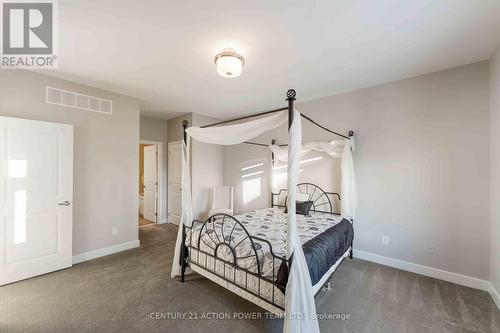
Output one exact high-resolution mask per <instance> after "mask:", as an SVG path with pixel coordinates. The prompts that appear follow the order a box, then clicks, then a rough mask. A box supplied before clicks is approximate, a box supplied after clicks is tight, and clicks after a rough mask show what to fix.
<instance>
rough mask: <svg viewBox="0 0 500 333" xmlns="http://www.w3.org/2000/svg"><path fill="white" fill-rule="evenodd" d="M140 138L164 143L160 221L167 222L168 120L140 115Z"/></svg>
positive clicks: (160, 189) (160, 188)
mask: <svg viewBox="0 0 500 333" xmlns="http://www.w3.org/2000/svg"><path fill="white" fill-rule="evenodd" d="M139 135H140V140H142V141H156V142H161V143H162V152H161V160H162V161H161V165H162V170H161V171H162V172H161V177H160V178H161V179H160V181H159V183H160V187H159V192H160V196H161V201H160V202H159V214H158V216H159V221H158V222H159V223H166V222H167V202H168V190H167V184H168V178H167V167H168V166H167V163H168V122H167V121H166V120H162V119H156V118H151V117H145V116H141V117H140V134H139Z"/></svg>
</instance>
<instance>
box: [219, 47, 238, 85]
mask: <svg viewBox="0 0 500 333" xmlns="http://www.w3.org/2000/svg"><path fill="white" fill-rule="evenodd" d="M215 64H216V65H217V73H219V75H220V76H222V77H229V78H233V77H238V76H240V75H241V71H242V69H243V65H244V64H245V58H243V56H242V55H240V54H238V53H236V51H235V50H234V49H231V48H227V49H224V51H223V52H221V53H219V54H217V55H216V56H215Z"/></svg>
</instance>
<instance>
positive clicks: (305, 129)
mask: <svg viewBox="0 0 500 333" xmlns="http://www.w3.org/2000/svg"><path fill="white" fill-rule="evenodd" d="M284 103H285V102H284ZM272 139H275V140H276V144H280V143H287V142H288V132H287V125H286V124H285V125H283V126H280V127H279V128H277V129H275V130H273V131H270V132H268V133H265V134H263V135H261V136H259V137H257V138H255V139H252V140H251V141H252V142H256V143H262V144H271V141H272ZM332 139H333V137H332V136H331V135H330V134H328V133H327V132H324V131H318V128H317V127H316V126H315V125H312V124H311V123H310V122H308V121H306V120H303V121H302V141H303V142H311V141H331V140H332ZM313 157H322V158H323V159H322V160H317V161H313V162H310V163H305V164H301V166H300V169H301V170H303V171H302V172H300V173H299V179H298V181H299V182H309V183H313V184H316V185H318V186H319V187H321V188H322V189H323V190H324V191H326V192H336V193H340V159H335V158H330V157H328V156H327V155H326V154H322V153H316V152H311V153H308V154H306V155H304V157H303V159H309V158H313ZM259 163H264V165H263V166H261V167H258V168H255V169H251V170H248V171H242V170H241V169H242V168H245V167H248V166H251V165H255V164H259ZM256 171H263V173H262V174H259V175H255V176H250V177H244V178H243V177H242V176H244V175H245V174H251V173H253V172H256ZM270 172H271V151H270V149H269V148H268V147H262V146H252V145H247V144H241V145H235V146H226V147H224V175H223V176H224V184H226V185H232V186H234V209H235V212H237V213H241V212H246V211H249V210H253V209H258V208H263V207H269V206H270V204H271V193H270V188H273V191H274V192H277V191H278V190H279V189H281V188H286V173H285V174H283V172H286V169H283V170H278V171H276V172H275V175H276V177H274V178H273V180H272V182H273V184H271V177H270ZM274 187H275V188H274ZM333 204H334V205H335V204H338V203H337V202H336V200H335V202H333ZM337 206H338V205H337ZM338 208H339V207H338ZM334 209H336V208H335V207H334ZM339 209H340V208H339Z"/></svg>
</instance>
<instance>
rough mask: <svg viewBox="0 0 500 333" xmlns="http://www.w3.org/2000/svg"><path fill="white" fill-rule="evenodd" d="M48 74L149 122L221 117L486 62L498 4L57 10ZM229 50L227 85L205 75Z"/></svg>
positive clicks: (72, 5) (467, 0) (112, 4)
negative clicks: (293, 96)
mask: <svg viewBox="0 0 500 333" xmlns="http://www.w3.org/2000/svg"><path fill="white" fill-rule="evenodd" d="M58 4H59V36H60V37H59V69H58V71H57V73H49V74H50V75H56V76H59V77H63V78H66V79H70V80H74V81H77V82H81V83H85V84H89V85H92V86H96V87H99V88H103V89H108V90H111V91H115V92H119V93H123V94H127V95H130V96H134V97H137V98H138V99H140V101H141V112H143V113H145V114H148V115H153V116H157V117H161V118H170V117H173V116H175V115H177V114H180V113H186V112H198V113H202V114H206V115H210V116H215V117H218V118H229V117H233V116H236V115H242V114H248V113H253V112H257V111H262V110H268V109H272V108H275V107H279V106H284V104H285V102H284V98H285V93H286V90H287V89H288V88H295V89H296V90H297V94H298V96H297V97H298V101H299V102H300V101H304V100H310V99H314V98H318V97H323V96H328V95H333V94H336V93H340V92H346V91H352V90H356V89H360V88H363V87H367V86H372V85H376V84H380V83H383V82H389V81H394V80H399V79H403V78H407V77H412V76H416V75H420V74H424V73H430V72H434V71H438V70H442V69H446V68H451V67H456V66H459V65H464V64H468V63H473V62H477V61H481V60H486V59H488V58H489V57H490V56H491V54H492V53H493V51H494V49H495V47H496V45H497V44H498V43H499V42H500V1H499V0H476V1H472V0H405V1H401V0H377V1H373V0H364V1H363V0H317V1H304V0H293V1H291V0H273V1H248V0H246V1H235V0H231V1H218V0H214V1H206V0H188V1H165V0H148V1H137V0H134V1H130V0H85V1H71V0H60V1H58ZM224 47H233V48H235V49H237V51H239V52H240V53H241V54H243V55H244V56H245V58H246V60H247V63H246V65H245V68H244V69H243V74H242V76H240V77H239V78H235V79H225V78H222V77H220V76H218V75H217V73H216V70H215V65H214V63H213V58H214V55H215V54H216V53H218V52H220V51H221V50H222V49H223V48H224Z"/></svg>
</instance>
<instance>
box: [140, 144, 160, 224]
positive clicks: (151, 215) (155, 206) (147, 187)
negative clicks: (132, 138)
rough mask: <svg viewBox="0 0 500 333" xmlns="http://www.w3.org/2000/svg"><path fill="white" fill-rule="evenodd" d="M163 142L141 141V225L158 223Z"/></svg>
mask: <svg viewBox="0 0 500 333" xmlns="http://www.w3.org/2000/svg"><path fill="white" fill-rule="evenodd" d="M161 152H162V144H161V142H154V141H140V143H139V175H138V177H139V222H138V223H139V227H145V226H149V225H153V224H155V223H158V222H159V221H158V211H159V203H160V202H161V191H160V190H159V184H160V183H161V177H162V175H161V170H162V166H161Z"/></svg>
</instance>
